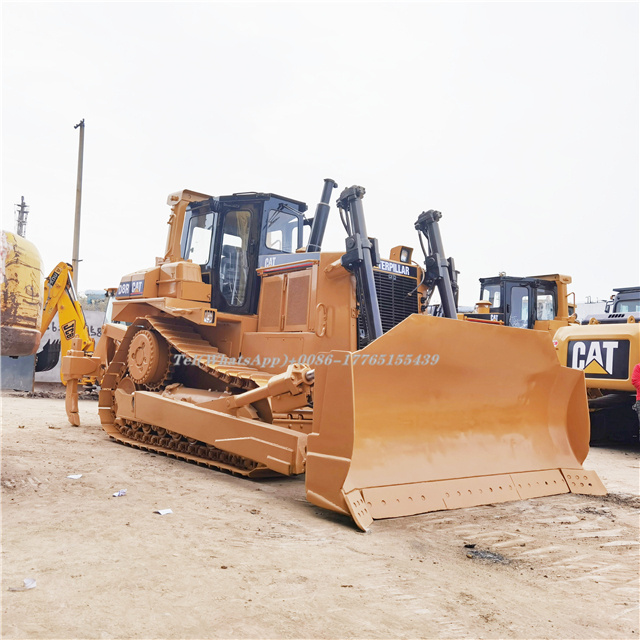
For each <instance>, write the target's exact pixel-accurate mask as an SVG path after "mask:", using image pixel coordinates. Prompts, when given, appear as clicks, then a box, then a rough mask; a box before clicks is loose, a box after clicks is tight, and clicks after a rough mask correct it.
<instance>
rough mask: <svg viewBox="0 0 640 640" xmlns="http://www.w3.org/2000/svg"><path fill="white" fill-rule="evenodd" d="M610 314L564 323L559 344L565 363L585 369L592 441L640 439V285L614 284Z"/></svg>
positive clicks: (558, 336)
mask: <svg viewBox="0 0 640 640" xmlns="http://www.w3.org/2000/svg"><path fill="white" fill-rule="evenodd" d="M614 292H615V295H614V296H612V298H611V300H610V301H609V302H608V303H607V306H606V307H605V311H604V313H601V314H590V315H588V316H587V317H585V318H584V319H583V321H582V323H581V324H580V325H570V326H567V327H563V328H559V329H558V331H557V332H556V333H555V335H554V344H555V345H556V348H557V350H558V357H559V359H560V362H561V363H562V364H565V365H566V366H568V367H572V368H573V369H579V370H581V371H583V372H584V375H585V381H586V385H587V391H588V395H589V410H590V415H591V430H592V441H593V442H600V441H612V440H613V441H616V442H625V443H629V442H632V443H636V444H637V443H638V419H637V415H636V413H635V411H634V410H633V404H634V402H635V395H636V390H635V388H634V386H633V384H632V383H631V374H632V373H633V369H634V367H635V365H636V364H638V362H640V287H625V288H620V289H614Z"/></svg>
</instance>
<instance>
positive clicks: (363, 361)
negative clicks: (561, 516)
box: [62, 179, 606, 530]
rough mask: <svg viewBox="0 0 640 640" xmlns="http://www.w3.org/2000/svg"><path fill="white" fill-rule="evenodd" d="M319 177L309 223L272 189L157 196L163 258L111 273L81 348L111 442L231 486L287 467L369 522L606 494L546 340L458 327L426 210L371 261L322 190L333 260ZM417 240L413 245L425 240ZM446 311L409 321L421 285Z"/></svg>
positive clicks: (374, 247) (581, 401)
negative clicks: (88, 346) (111, 293)
mask: <svg viewBox="0 0 640 640" xmlns="http://www.w3.org/2000/svg"><path fill="white" fill-rule="evenodd" d="M336 187H337V185H336V184H335V182H334V181H333V180H331V179H327V180H325V184H324V187H323V190H322V196H321V200H320V203H319V204H318V206H317V208H316V212H315V215H314V216H313V218H307V217H306V216H305V211H306V210H307V207H306V205H305V204H304V203H303V202H300V201H298V200H294V199H291V198H286V197H282V196H279V195H276V194H273V193H255V192H249V193H236V194H233V195H230V196H220V197H212V196H209V195H207V194H204V193H198V192H194V191H189V190H184V191H181V192H178V193H174V194H171V195H170V196H169V199H168V204H169V205H170V206H171V214H170V218H169V232H168V238H167V244H166V248H165V252H164V255H163V256H162V257H160V258H157V259H156V264H155V266H153V267H150V268H147V269H143V270H141V271H137V272H135V273H131V274H128V275H126V276H124V277H123V278H122V280H121V282H120V286H119V288H118V291H117V293H116V299H115V301H114V303H113V319H114V321H115V322H112V323H107V324H106V325H105V326H104V327H103V329H102V336H101V338H100V341H99V342H98V345H97V347H96V350H95V352H94V353H93V355H90V354H88V353H87V352H85V351H83V350H82V348H81V346H82V345H81V342H80V340H79V339H78V340H76V342H75V346H74V347H75V348H73V349H72V350H70V351H69V352H68V354H67V356H65V357H64V358H63V363H62V371H63V376H64V378H65V380H67V400H66V408H67V415H68V416H69V420H70V421H71V422H72V423H73V424H78V423H79V418H78V403H77V388H78V382H79V381H80V380H81V379H82V377H84V376H96V377H97V378H98V381H99V382H100V385H101V390H100V396H99V415H100V420H101V422H102V426H103V428H104V430H105V431H106V432H107V433H108V434H109V436H110V437H111V438H113V439H114V440H116V441H118V442H120V443H123V444H127V445H130V446H134V447H138V448H141V449H145V450H149V451H154V452H158V453H165V454H167V455H170V456H174V457H177V458H181V459H184V460H189V461H192V462H195V463H198V464H201V465H206V466H210V467H213V468H217V469H221V470H225V471H228V472H231V473H234V474H238V475H242V476H247V477H252V478H255V477H262V476H267V475H274V474H283V475H293V474H300V473H305V474H306V478H305V482H306V494H307V498H308V499H309V500H310V501H311V502H312V503H314V504H316V505H319V506H321V507H324V508H327V509H331V510H333V511H337V512H340V513H343V514H347V515H350V516H351V517H352V518H353V520H354V521H355V523H356V524H357V526H358V527H360V528H361V529H363V530H366V529H367V528H368V527H369V526H370V525H371V523H372V521H373V520H374V519H379V518H389V517H397V516H404V515H412V514H419V513H425V512H428V511H437V510H444V509H455V508H459V507H466V506H472V505H481V504H491V503H497V502H504V501H508V500H517V499H526V498H531V497H536V496H547V495H553V494H559V493H567V492H575V493H588V494H597V495H602V494H604V493H606V490H605V489H604V487H603V485H602V483H601V482H600V480H599V479H598V477H597V475H596V474H595V473H594V472H591V471H586V470H584V469H583V468H582V462H583V461H584V459H585V457H586V455H587V452H588V443H589V421H588V411H587V401H586V392H585V386H584V375H583V374H582V373H581V372H579V371H574V370H572V369H569V368H567V367H563V366H561V365H560V363H559V362H558V360H557V358H556V355H555V351H554V349H553V346H552V344H551V341H550V340H549V339H548V337H547V336H546V335H544V334H542V333H541V332H538V331H522V330H521V329H517V328H512V327H502V326H497V325H495V324H492V323H479V322H469V321H465V320H460V319H458V318H457V313H456V308H455V296H454V280H455V269H454V268H453V265H452V262H451V261H450V260H447V259H446V258H445V257H444V256H445V254H444V249H443V247H442V239H441V236H440V230H439V222H438V221H439V219H440V215H441V214H439V213H438V212H437V211H433V210H429V211H426V212H424V213H422V214H421V215H420V216H419V217H418V220H417V221H416V223H415V228H416V229H417V231H418V235H419V238H420V242H421V244H423V247H424V249H425V264H424V267H422V266H420V265H419V264H418V263H416V262H414V261H413V259H412V253H413V250H412V248H411V247H408V246H398V247H394V248H393V249H392V250H391V251H390V254H389V257H388V258H383V257H382V256H381V254H380V252H379V248H378V243H377V241H376V240H375V239H374V238H370V237H369V236H368V233H367V229H366V223H365V216H364V209H363V198H364V193H365V190H364V189H363V188H362V187H359V186H353V187H349V188H347V189H345V190H343V191H342V193H341V195H340V196H339V198H338V200H337V206H338V209H339V212H340V217H341V220H342V222H343V225H344V227H345V231H346V236H347V238H346V251H344V252H326V251H322V250H321V249H322V240H323V236H324V232H325V227H326V224H327V219H328V214H329V210H330V205H329V202H330V199H331V194H332V191H333V189H334V188H336ZM425 239H426V243H424V242H423V240H425ZM436 289H437V291H438V293H439V296H440V300H441V302H442V310H443V311H442V314H443V316H444V317H434V316H430V315H427V314H426V309H427V306H428V301H429V300H430V298H431V293H432V292H433V290H436Z"/></svg>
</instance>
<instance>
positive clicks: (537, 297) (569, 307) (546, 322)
mask: <svg viewBox="0 0 640 640" xmlns="http://www.w3.org/2000/svg"><path fill="white" fill-rule="evenodd" d="M569 284H571V277H570V276H565V275H561V274H558V273H555V274H549V275H542V276H528V277H526V278H520V277H514V276H508V275H506V274H500V275H498V276H493V277H490V278H480V302H478V303H476V308H475V309H474V313H470V314H465V315H466V317H467V318H475V319H488V320H491V321H493V322H498V323H501V324H504V325H506V326H508V327H519V328H521V329H536V330H538V331H546V332H547V333H549V334H550V335H551V336H553V335H554V334H555V332H556V331H557V330H558V329H559V328H560V327H566V326H567V325H570V324H577V322H578V320H577V318H576V315H575V307H576V305H575V296H574V294H573V293H570V292H569V291H568V285H569Z"/></svg>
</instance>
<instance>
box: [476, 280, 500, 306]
mask: <svg viewBox="0 0 640 640" xmlns="http://www.w3.org/2000/svg"><path fill="white" fill-rule="evenodd" d="M481 299H482V300H483V301H485V302H490V303H491V308H492V309H499V308H500V304H501V302H502V301H501V300H500V285H499V284H485V285H483V287H482V295H481Z"/></svg>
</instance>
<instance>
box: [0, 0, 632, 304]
mask: <svg viewBox="0 0 640 640" xmlns="http://www.w3.org/2000/svg"><path fill="white" fill-rule="evenodd" d="M2 40H3V42H2V55H3V60H2V64H3V68H2V88H3V96H2V98H3V100H2V115H3V118H2V227H3V228H4V229H8V230H13V229H14V210H15V207H14V205H15V203H18V202H19V201H20V196H24V197H25V200H26V201H27V203H28V204H29V206H30V215H29V221H28V225H27V238H28V239H29V240H31V241H32V242H34V243H35V244H36V245H37V246H38V248H39V249H40V252H41V254H42V256H43V258H44V262H45V268H46V269H47V271H48V270H49V269H51V268H52V267H53V266H55V264H56V263H57V262H58V261H60V260H65V261H70V260H71V250H72V238H73V219H74V211H75V190H76V170H77V153H78V131H77V130H74V128H73V125H75V124H76V123H78V122H79V121H80V120H81V119H82V118H84V119H85V122H86V135H85V163H84V184H83V200H82V216H83V217H82V233H81V244H80V257H81V259H82V260H83V262H82V263H81V265H80V271H79V289H80V290H84V289H99V288H104V287H107V286H116V285H117V284H118V283H119V281H120V277H121V276H122V275H124V274H126V273H130V272H132V271H135V270H137V269H141V268H145V267H150V266H153V264H154V258H155V256H157V255H161V254H162V253H163V250H164V244H165V237H166V230H167V226H166V221H167V219H168V214H169V207H168V206H167V205H166V197H167V195H168V194H169V193H170V192H173V191H178V190H180V189H183V188H189V189H193V190H196V191H202V192H205V193H209V194H211V195H216V196H217V195H225V194H230V193H233V192H237V191H265V192H275V193H279V194H281V195H286V196H289V197H292V198H296V199H299V200H303V201H305V202H307V204H308V205H309V209H310V213H311V214H312V213H313V211H314V209H315V205H316V203H317V200H318V198H319V196H320V193H321V189H322V184H323V183H322V179H323V178H325V177H331V178H334V179H335V180H336V181H337V182H338V184H339V185H340V190H341V189H342V188H343V187H345V186H349V185H351V184H360V185H362V186H364V187H365V188H366V190H367V195H366V196H365V200H364V209H365V215H366V216H367V225H368V231H369V235H371V236H375V237H377V238H378V239H379V242H380V246H381V249H382V253H383V255H385V256H386V255H388V250H389V249H390V248H391V247H392V246H394V245H397V244H406V245H409V246H413V247H415V248H416V249H417V251H416V253H415V254H414V256H416V255H417V259H418V260H419V261H422V256H421V252H420V251H419V247H418V244H417V237H416V232H415V231H414V228H413V224H414V222H415V220H416V218H417V217H418V215H419V214H420V212H422V211H424V210H426V209H439V210H440V211H442V212H443V215H444V217H443V219H442V221H441V231H442V236H443V240H444V244H445V249H446V251H447V254H448V255H451V256H453V257H454V258H455V260H456V266H457V268H458V269H459V270H460V272H461V275H460V281H461V298H460V302H461V303H462V304H467V305H471V304H473V302H474V301H475V300H476V299H477V297H478V295H479V284H478V278H480V277H483V276H491V275H496V274H497V273H498V272H499V271H506V272H507V273H508V274H510V275H519V276H524V275H535V274H545V273H557V272H559V273H565V274H568V275H571V276H572V277H573V282H574V286H573V290H574V291H575V293H576V298H577V301H578V302H583V301H584V300H585V298H586V297H587V296H591V297H592V298H594V299H595V298H605V297H608V296H609V294H610V292H611V289H612V288H613V287H619V286H630V285H637V284H638V283H639V281H640V273H639V261H638V255H639V253H638V246H639V242H640V237H639V216H638V212H639V201H638V183H639V165H638V141H639V130H638V120H639V116H638V113H639V104H638V90H639V86H638V79H639V74H638V66H639V52H638V3H637V2H633V3H614V2H606V3H577V2H576V3H553V2H547V3H515V2H514V3H508V2H507V3H504V2H503V3H420V2H414V3H399V2H394V3H340V2H336V3H328V2H325V3H318V4H316V3H296V4H294V3H271V2H262V3H240V2H234V3H206V2H203V3H192V4H187V3H152V2H140V3H127V2H122V3H116V2H109V3H91V2H82V3H27V2H19V3H12V2H3V3H2ZM338 193H339V191H338V190H336V191H334V194H335V196H336V197H337V195H338ZM330 216H331V217H330V221H329V224H328V230H327V235H326V237H325V248H326V249H334V250H343V248H344V238H343V236H344V231H343V229H342V226H341V224H340V222H339V218H338V215H337V210H336V209H335V207H333V206H332V210H331V214H330Z"/></svg>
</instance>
